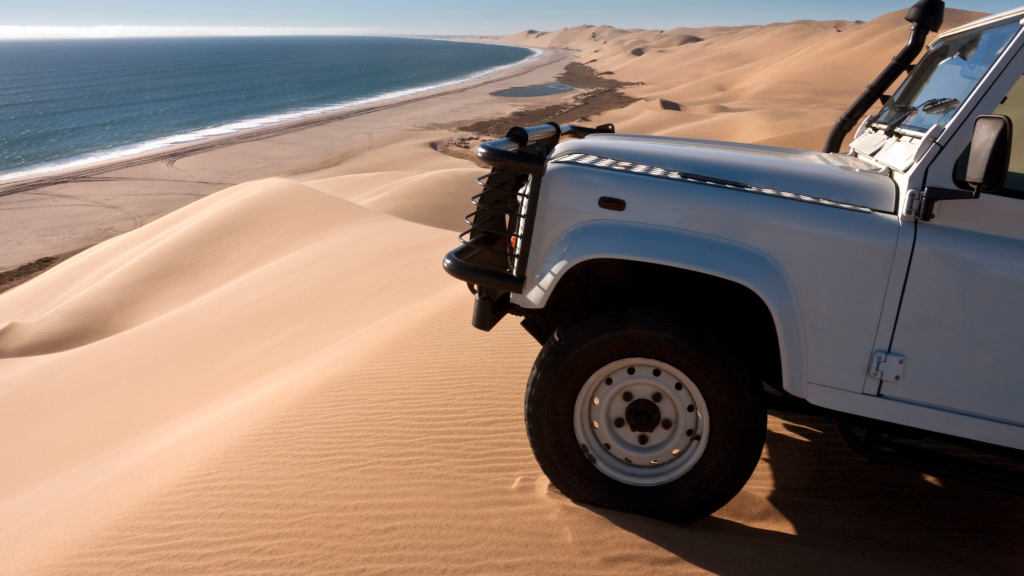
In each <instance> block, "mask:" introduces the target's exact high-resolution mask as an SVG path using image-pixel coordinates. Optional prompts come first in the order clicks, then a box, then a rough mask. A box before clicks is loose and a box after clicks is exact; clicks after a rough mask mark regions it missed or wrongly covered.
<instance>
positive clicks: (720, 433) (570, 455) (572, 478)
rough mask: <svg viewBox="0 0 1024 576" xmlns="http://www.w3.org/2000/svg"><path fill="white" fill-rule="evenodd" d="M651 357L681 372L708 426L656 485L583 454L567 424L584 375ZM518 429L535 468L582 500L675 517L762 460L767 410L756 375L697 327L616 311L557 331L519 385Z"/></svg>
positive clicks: (701, 512)
mask: <svg viewBox="0 0 1024 576" xmlns="http://www.w3.org/2000/svg"><path fill="white" fill-rule="evenodd" d="M626 358H650V359H653V360H657V361H661V362H664V363H666V364H669V365H671V366H674V367H675V368H677V369H678V370H680V371H682V372H683V373H685V375H686V376H688V377H689V378H690V380H691V381H692V382H693V384H695V385H696V386H697V388H698V389H699V391H700V393H701V395H702V396H703V398H704V401H705V403H706V405H707V411H708V415H709V422H710V429H709V431H708V439H707V444H706V447H705V449H704V452H703V454H702V455H701V456H700V458H699V460H697V462H696V463H695V464H694V465H693V467H692V468H691V469H689V470H688V471H687V472H686V473H685V474H684V475H682V476H681V477H679V478H677V479H675V480H672V481H670V482H668V483H664V484H660V485H654V486H637V485H631V484H626V483H623V482H620V481H618V480H615V479H613V478H612V477H610V476H608V475H606V474H605V473H604V472H602V471H601V470H599V469H598V468H597V467H596V466H595V464H593V463H591V460H590V459H588V455H587V454H586V453H585V452H584V450H583V449H582V448H581V446H580V443H579V442H578V441H577V437H576V433H575V431H574V427H573V426H574V407H575V405H576V400H577V396H578V395H579V394H580V390H581V388H582V387H583V385H584V384H585V382H586V381H587V380H588V379H589V378H590V377H591V375H593V374H594V373H595V372H596V371H598V370H600V369H602V367H604V366H606V365H608V364H609V363H611V362H614V361H616V360H621V359H626ZM525 412H526V430H527V434H528V436H529V439H530V446H531V447H532V449H533V453H534V456H535V457H536V458H537V462H538V463H539V464H540V467H541V469H542V470H543V471H544V473H545V474H546V475H547V477H548V479H549V480H550V481H551V483H552V484H553V485H554V486H555V487H556V488H558V489H559V490H560V491H561V492H562V493H563V494H564V495H565V496H567V497H569V498H571V499H572V500H575V501H577V502H580V503H585V504H592V505H596V506H600V507H603V508H609V509H612V510H619V511H622V512H628V513H632V514H639V515H643V516H649V517H653V518H659V519H663V520H669V521H675V522H687V521H693V520H697V519H700V518H703V517H705V516H708V515H710V514H711V513H713V512H715V511H716V510H718V509H719V508H721V507H722V506H724V505H725V504H726V503H728V502H729V500H731V499H732V498H733V497H734V496H735V495H736V494H737V493H738V492H739V491H740V489H742V488H743V485H744V484H746V482H747V480H749V478H750V476H751V474H752V473H753V471H754V468H755V467H756V466H757V463H758V461H759V460H760V456H761V451H762V448H763V446H764V439H765V431H766V428H767V412H766V409H765V406H764V402H763V399H762V390H761V386H760V385H759V383H758V382H757V381H756V380H755V379H754V378H752V377H751V376H750V375H749V374H748V373H747V372H746V371H745V370H744V369H743V367H742V363H741V362H740V361H739V360H738V359H737V358H735V357H734V356H733V355H732V354H730V353H729V352H728V351H727V350H725V349H724V348H723V347H722V346H721V345H719V344H718V343H716V342H715V341H714V339H713V338H712V337H711V336H709V335H708V334H707V333H705V332H704V331H703V330H700V329H697V328H695V327H692V326H687V325H685V324H684V323H681V322H678V321H676V320H674V319H673V318H671V317H669V316H666V315H663V314H659V313H656V312H618V313H613V314H609V315H607V316H602V317H598V318H595V319H593V320H590V321H588V322H586V323H584V324H581V325H579V326H576V327H574V328H571V329H569V330H566V331H562V330H559V331H556V332H555V334H554V335H553V336H552V337H551V338H550V339H549V340H548V342H547V344H545V346H544V348H543V349H542V350H541V352H540V355H539V356H538V357H537V360H536V362H535V363H534V365H533V370H532V371H531V372H530V379H529V385H528V386H527V390H526V402H525Z"/></svg>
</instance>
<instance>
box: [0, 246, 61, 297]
mask: <svg viewBox="0 0 1024 576" xmlns="http://www.w3.org/2000/svg"><path fill="white" fill-rule="evenodd" d="M79 252H81V250H76V251H74V252H68V253H67V254H58V255H57V256H46V257H45V258H40V259H39V260H36V261H35V262H29V263H28V264H23V265H21V266H19V267H17V268H15V269H14V270H8V271H6V272H0V293H2V292H6V291H8V290H10V289H11V288H14V287H15V286H18V285H19V284H24V283H25V282H28V281H29V280H31V279H33V278H35V277H36V276H39V275H40V274H42V273H43V272H46V271H47V270H49V269H50V268H53V267H54V266H56V265H57V264H60V263H61V262H63V261H65V260H67V259H68V258H71V257H72V256H74V255H75V254H78V253H79Z"/></svg>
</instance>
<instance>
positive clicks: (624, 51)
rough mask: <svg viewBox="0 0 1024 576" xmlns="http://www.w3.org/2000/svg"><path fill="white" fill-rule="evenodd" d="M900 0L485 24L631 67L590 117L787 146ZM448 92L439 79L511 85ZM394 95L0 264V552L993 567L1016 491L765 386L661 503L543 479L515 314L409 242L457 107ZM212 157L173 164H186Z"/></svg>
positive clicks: (426, 225) (818, 118) (254, 560)
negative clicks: (751, 413)
mask: <svg viewBox="0 0 1024 576" xmlns="http://www.w3.org/2000/svg"><path fill="white" fill-rule="evenodd" d="M973 17H974V15H972V14H969V13H964V12H961V11H956V10H950V11H949V15H948V16H947V21H948V22H949V23H948V24H947V25H948V26H949V25H956V24H958V23H961V22H963V21H966V20H970V19H972V18H973ZM906 28H907V26H906V23H905V22H902V13H900V14H898V15H887V16H883V17H881V18H879V19H876V20H874V21H871V22H868V23H851V22H842V21H830V22H807V21H802V22H794V23H787V24H775V25H769V26H750V27H734V28H725V27H708V28H700V29H691V28H676V29H673V30H668V31H641V30H618V29H615V28H611V27H607V26H601V27H593V26H586V27H578V28H572V29H566V30H561V31H557V32H551V33H540V32H536V31H529V32H524V33H520V34H517V35H513V36H510V37H507V38H503V39H500V41H502V42H508V43H521V44H525V45H531V46H542V47H550V48H558V49H570V50H575V51H576V52H575V59H576V61H578V62H580V63H588V65H590V66H593V67H594V68H595V69H597V70H598V71H599V72H611V73H612V76H614V77H615V78H618V79H620V80H623V81H628V82H638V83H641V82H642V84H637V85H635V86H631V87H628V88H625V90H626V91H627V92H628V93H629V94H631V95H634V96H636V97H639V98H641V100H640V101H638V102H636V103H634V104H631V105H629V106H627V107H626V108H623V109H620V110H615V111H612V112H607V113H605V114H602V115H600V116H596V117H593V118H590V119H589V122H590V123H593V124H599V123H604V122H608V121H612V122H615V123H616V125H617V126H618V128H619V131H620V132H644V133H652V134H666V135H674V136H691V137H709V138H720V139H730V140H740V141H760V142H773V143H776V144H781V145H792V146H801V147H807V148H812V149H814V148H817V147H818V146H820V141H821V139H823V137H824V135H823V133H822V130H824V129H827V127H828V126H830V125H831V121H832V120H834V118H835V116H836V115H837V114H838V113H839V112H840V111H841V109H842V108H843V107H845V105H846V104H848V103H849V101H850V100H852V98H853V97H854V96H856V94H857V93H858V92H859V91H860V89H861V88H862V86H863V85H864V84H865V83H866V82H867V81H869V80H870V79H871V78H872V77H873V75H874V73H876V72H877V70H878V69H880V68H881V66H882V65H883V64H884V61H886V60H887V59H888V58H890V57H891V56H892V54H894V53H895V51H896V50H898V48H899V47H900V46H901V45H902V43H903V42H904V41H905V39H906ZM844 58H846V59H850V58H853V59H855V60H856V62H857V63H858V64H857V66H848V67H847V68H846V69H844V70H836V69H835V67H836V66H837V63H840V62H843V61H844ZM538 77H540V78H545V79H547V77H546V76H538ZM545 81H548V80H545ZM481 92H483V91H481ZM475 97H479V98H483V100H481V101H479V102H478V101H474V100H465V101H461V103H460V104H459V105H458V106H461V110H465V111H467V114H470V113H471V111H474V110H476V112H472V114H479V113H480V112H479V111H478V109H479V108H481V107H483V108H486V109H487V110H491V111H494V110H502V111H507V110H508V109H509V107H510V106H511V107H512V108H513V109H514V108H515V107H520V106H526V105H527V104H523V103H515V104H511V105H510V104H506V103H502V104H501V105H500V106H499V105H498V104H497V103H498V102H501V101H500V100H498V99H496V98H490V99H488V98H485V97H483V96H480V95H479V93H478V94H477V96H475ZM557 98H560V97H556V98H553V99H548V100H543V101H541V102H543V103H545V104H547V103H549V102H552V101H559V100H557ZM463 120H465V119H463ZM446 122H447V121H446ZM395 123H398V122H397V121H395ZM402 124H403V125H402V126H401V127H398V128H395V127H394V126H392V127H391V128H390V129H389V130H384V129H381V130H379V131H376V132H371V131H369V130H367V131H366V132H365V135H363V134H362V133H359V134H360V137H361V138H364V140H360V141H359V142H360V145H359V146H351V147H347V148H344V154H341V155H340V156H338V157H336V158H334V159H333V160H330V161H328V159H327V156H326V155H325V156H324V157H323V158H321V157H318V158H317V165H316V167H315V168H312V169H310V170H307V171H305V172H298V173H296V172H291V173H287V174H285V175H284V176H283V177H281V176H278V177H269V178H267V177H266V176H268V175H270V176H272V174H267V173H263V172H258V176H259V177H260V178H259V179H257V180H255V181H252V182H247V183H242V184H238V185H234V186H231V187H228V188H226V189H224V190H221V191H219V192H217V193H214V194H212V195H210V196H208V197H206V198H204V199H200V200H197V201H195V202H193V203H191V204H188V205H187V206H185V207H183V208H180V209H178V210H177V211H174V212H172V213H170V214H168V215H167V216H164V217H162V218H159V219H157V220H155V221H153V222H151V223H148V224H146V225H145V226H141V227H139V228H137V229H135V230H133V231H131V232H128V233H125V234H123V235H120V236H116V237H114V238H111V239H108V240H106V241H104V242H102V243H100V244H98V245H96V246H94V247H93V248H90V249H89V250H86V251H84V252H82V253H80V254H77V255H75V256H73V257H71V258H69V259H68V260H66V261H64V262H62V263H60V264H59V265H57V266H56V267H54V268H53V269H51V270H49V271H48V272H46V273H45V274H43V275H41V276H39V277H37V278H35V279H33V280H31V281H29V282H26V283H24V284H21V285H19V286H17V287H15V288H14V289H12V290H10V291H8V292H5V293H3V294H0V461H2V462H4V463H5V470H4V471H5V474H4V475H3V476H0V574H19V575H32V574H46V575H50V574H75V575H82V574H134V573H159V574H223V575H228V574H302V575H313V574H347V573H359V574H364V573H371V574H378V573H380V574H385V573H386V574H424V573H445V574H550V573H557V574H622V573H644V574H709V573H710V574H723V575H729V576H733V575H735V576H739V575H744V574H751V573H757V574H780V575H781V574H787V575H792V574H797V575H799V574H822V573H829V574H851V575H853V574H858V575H859V574H865V573H870V574H950V575H953V574H956V575H959V574H963V573H1001V574H1006V573H1017V572H1022V571H1024V555H1022V554H1021V553H1020V550H1021V545H1022V544H1024V542H1022V537H1021V535H1020V534H1019V530H1018V529H1017V527H1018V524H1019V519H1020V518H1021V517H1022V513H1024V501H1021V499H1019V498H1015V497H1011V496H1005V495H1000V494H994V493H989V492H986V491H984V490H980V489H978V488H975V487H972V486H968V485H964V484H961V483H957V482H952V481H940V480H937V479H934V478H930V477H924V476H922V475H921V474H918V473H915V472H912V471H907V470H901V469H896V468H892V467H886V466H881V465H875V464H872V463H870V462H867V461H865V460H863V459H862V458H861V457H859V456H857V455H856V454H854V453H852V452H851V451H849V450H847V449H846V448H845V447H843V446H842V444H841V441H840V439H839V438H838V436H837V435H836V434H835V433H834V432H833V431H832V430H831V428H830V427H829V425H828V423H827V422H825V421H823V420H820V419H815V418H810V417H798V416H793V415H778V414H776V415H772V417H771V418H770V423H769V432H768V440H767V443H766V446H765V450H764V453H763V456H762V462H761V463H760V465H759V466H758V468H757V470H756V471H755V473H754V476H753V477H752V478H751V480H750V482H749V483H748V484H747V485H746V487H745V488H744V490H743V491H742V492H741V493H740V495H739V496H737V497H736V498H735V499H734V500H733V501H732V502H730V503H729V504H728V505H727V506H726V507H725V508H723V509H722V510H720V511H719V512H718V513H716V514H715V515H714V516H713V517H711V518H708V519H706V520H703V521H701V522H698V523H696V524H695V525H692V526H675V525H670V524H666V523H662V522H656V521H652V520H648V519H644V518H637V517H632V516H628V515H624V514H618V513H614V512H609V511H606V510H600V509H596V508H590V507H585V506H579V505H577V504H574V503H572V502H570V501H568V500H567V499H565V498H564V497H562V496H561V495H560V494H558V493H557V491H555V490H553V489H552V488H551V487H550V484H549V482H548V481H547V479H546V478H545V477H544V476H543V474H542V473H541V471H540V469H539V468H538V467H537V465H536V463H535V462H534V460H533V457H532V454H531V452H530V448H529V445H528V443H527V441H526V437H525V430H524V426H523V423H522V412H521V410H522V404H521V402H522V394H523V386H524V382H525V379H526V376H527V374H528V372H529V370H530V366H531V363H532V362H533V358H534V357H535V355H536V353H537V352H538V350H539V349H540V346H539V344H537V343H536V342H535V341H533V339H532V338H531V337H529V336H528V335H527V334H526V333H525V331H523V330H522V329H521V328H519V327H518V326H517V324H516V322H515V320H514V319H513V318H509V319H506V320H504V321H503V322H502V323H501V324H499V325H498V326H497V327H496V328H495V330H494V331H492V332H491V333H487V334H485V333H482V332H479V331H476V330H474V329H473V328H472V327H471V326H470V325H469V318H470V312H471V308H472V297H471V295H470V294H469V291H468V290H467V289H466V287H465V286H464V285H462V284H460V283H459V282H456V281H454V280H452V279H451V278H450V277H448V276H447V275H445V274H444V272H443V271H442V270H441V268H440V259H441V257H442V256H443V254H444V253H445V252H447V251H448V250H449V249H451V248H453V247H454V246H456V245H457V240H456V238H455V234H454V233H453V232H454V231H456V230H461V229H462V228H463V226H464V223H463V222H462V217H463V216H464V215H465V214H466V213H467V212H468V211H469V209H470V208H471V206H470V205H469V203H468V197H469V196H470V195H471V194H473V193H475V191H476V190H477V187H476V184H475V183H474V182H473V179H475V178H476V177H477V176H479V175H480V174H482V173H483V172H482V170H480V169H479V168H477V167H476V166H474V165H473V164H472V163H470V162H468V161H466V160H460V159H456V158H453V157H450V156H447V155H445V154H442V153H440V152H439V151H438V150H440V149H442V148H443V145H444V143H445V142H446V141H447V140H448V139H451V138H454V137H465V136H466V134H464V133H461V132H452V131H450V130H451V129H452V128H454V127H455V126H462V125H465V124H466V122H465V121H460V122H455V121H454V120H452V122H451V123H440V124H438V125H432V126H423V125H415V126H413V127H409V126H407V124H409V123H404V122H403V123H402ZM359 126H363V125H359ZM317 130H322V129H321V128H318V129H317ZM355 133H356V132H351V133H345V134H355ZM329 134H331V133H328V132H323V131H317V132H307V133H302V132H298V133H292V134H290V135H289V138H290V139H289V140H287V141H286V142H285V145H282V142H281V141H280V140H275V141H271V142H270V144H268V146H269V145H273V146H277V149H280V150H284V149H293V148H294V149H299V148H300V146H299V144H298V142H300V141H301V139H302V138H313V137H314V136H315V137H316V139H318V141H324V140H326V139H327V138H328V136H327V135H329ZM346 137H349V136H346ZM819 137H820V138H819ZM352 138H353V139H354V138H355V137H354V136H352ZM282 153H283V152H282ZM218 158H223V156H221V157H214V158H213V160H211V159H209V158H207V159H203V158H202V157H192V158H187V159H183V161H181V162H178V163H177V166H176V169H179V170H183V171H188V172H189V173H192V174H201V175H203V176H204V177H206V178H208V179H209V180H211V181H214V180H215V179H216V177H217V174H218V172H217V171H218V170H223V169H224V168H222V167H221V166H219V165H218V163H217V159H218ZM286 161H287V162H294V160H291V159H289V160H282V162H286ZM293 165H296V164H293ZM240 166H242V165H240V164H234V165H232V166H231V167H230V170H232V171H233V172H232V173H233V174H234V175H236V176H237V175H238V174H242V173H244V171H243V170H242V168H241V167H240Z"/></svg>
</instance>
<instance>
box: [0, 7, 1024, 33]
mask: <svg viewBox="0 0 1024 576" xmlns="http://www.w3.org/2000/svg"><path fill="white" fill-rule="evenodd" d="M915 1H916V0H896V1H894V0H774V1H773V0H582V1H581V0H576V1H573V2H567V1H564V0H508V1H505V2H502V1H499V0H362V1H359V2H354V1H347V0H287V1H285V0H161V1H153V0H18V1H15V0H0V26H2V27H11V26H98V25H130V26H216V27H223V26H244V27H319V28H332V29H339V30H344V31H347V32H359V31H361V30H365V31H366V32H403V33H425V34H496V33H510V32H515V31H518V30H523V29H527V28H534V29H538V30H554V29H557V28H562V27H565V26H575V25H578V24H609V25H613V26H617V27H621V28H632V27H636V28H650V29H662V28H673V27H676V26H707V25H714V24H721V25H736V24H764V23H769V22H786V21H790V20H798V19H813V20H832V19H845V20H870V19H871V18H874V17H876V16H879V15H881V14H885V13H887V12H892V11H895V10H906V9H907V8H909V7H910V5H912V4H913V3H914V2H915ZM946 5H947V6H948V7H953V8H962V9H970V10H977V11H983V12H1002V11H1004V10H1009V9H1012V8H1016V7H1018V6H1021V5H1024V0H947V2H946Z"/></svg>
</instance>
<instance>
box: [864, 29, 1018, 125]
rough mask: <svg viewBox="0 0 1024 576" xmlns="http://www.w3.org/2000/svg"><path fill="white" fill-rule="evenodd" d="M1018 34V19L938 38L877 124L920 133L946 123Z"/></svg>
mask: <svg viewBox="0 0 1024 576" xmlns="http://www.w3.org/2000/svg"><path fill="white" fill-rule="evenodd" d="M1018 30H1020V24H1019V23H1018V22H1017V21H1014V22H1011V23H1009V24H1006V23H1002V24H999V25H996V26H992V27H989V28H980V29H977V30H969V31H967V32H963V33H961V34H957V35H955V36H949V37H947V38H943V39H941V40H939V41H938V42H936V43H935V44H934V45H933V46H932V47H931V49H929V51H928V53H927V54H925V55H924V57H923V58H921V62H920V63H918V65H917V67H916V68H914V71H913V72H911V74H910V77H909V78H908V79H907V81H906V82H904V83H903V86H901V87H900V89H899V90H898V91H896V94H895V96H893V97H892V99H891V100H889V102H888V103H887V104H886V105H885V107H884V108H882V112H881V113H880V114H879V116H878V119H877V120H876V121H875V123H877V124H882V125H885V126H889V127H890V128H895V127H897V126H899V127H902V128H904V129H909V130H913V131H916V132H927V131H928V130H929V129H930V128H931V127H932V126H934V125H936V124H940V125H945V124H946V122H947V121H949V119H950V118H952V117H953V115H954V114H956V111H957V110H959V109H960V105H961V104H962V103H963V102H964V100H966V99H967V97H968V96H970V94H971V92H972V91H973V90H974V88H975V87H976V86H977V85H978V83H979V82H981V79H982V78H984V77H985V74H986V73H987V72H988V71H989V69H990V68H992V65H993V64H995V62H996V60H998V59H999V56H1000V55H1001V54H1002V53H1003V50H1005V49H1006V46H1007V45H1009V43H1010V40H1012V39H1013V37H1014V35H1015V34H1016V33H1017V31H1018Z"/></svg>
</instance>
